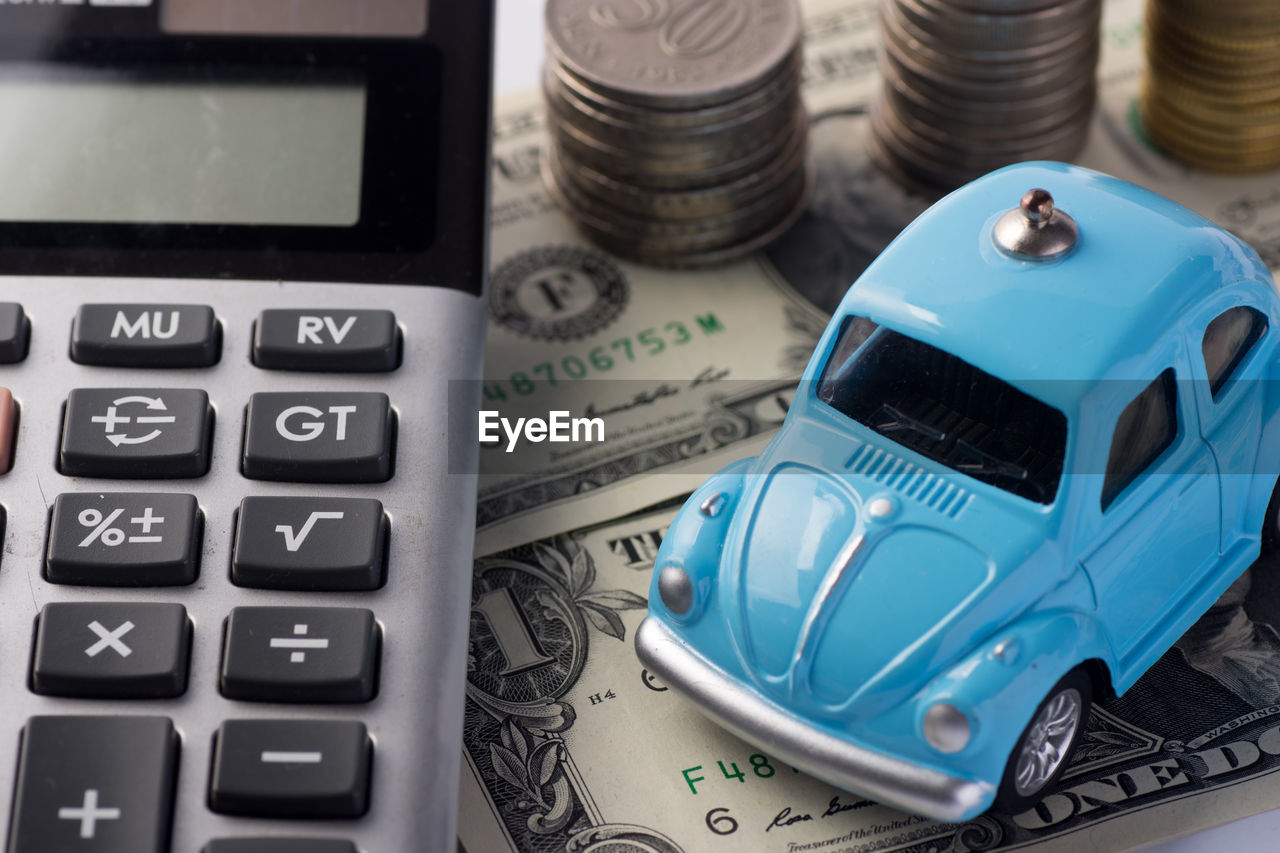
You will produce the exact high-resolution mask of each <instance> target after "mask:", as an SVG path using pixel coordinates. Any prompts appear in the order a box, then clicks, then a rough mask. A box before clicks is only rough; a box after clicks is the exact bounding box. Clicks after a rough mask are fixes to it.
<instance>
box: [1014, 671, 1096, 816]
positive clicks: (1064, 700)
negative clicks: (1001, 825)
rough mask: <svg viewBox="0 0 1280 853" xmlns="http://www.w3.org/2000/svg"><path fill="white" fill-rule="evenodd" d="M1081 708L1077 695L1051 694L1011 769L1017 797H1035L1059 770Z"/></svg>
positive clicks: (1066, 692)
mask: <svg viewBox="0 0 1280 853" xmlns="http://www.w3.org/2000/svg"><path fill="white" fill-rule="evenodd" d="M1081 704H1082V700H1081V698H1080V691H1079V690H1076V689H1075V688H1074V687H1068V688H1067V689H1066V690H1063V691H1062V692H1060V693H1055V694H1054V696H1053V698H1052V699H1050V700H1049V701H1048V702H1046V703H1045V705H1044V707H1043V708H1041V709H1040V713H1039V714H1036V718H1035V720H1033V721H1032V723H1031V728H1030V729H1029V730H1028V731H1027V736H1026V739H1025V740H1023V742H1022V749H1021V750H1020V751H1019V752H1018V763H1017V765H1016V766H1015V767H1014V775H1013V786H1014V790H1016V791H1017V792H1018V796H1020V797H1029V796H1031V795H1032V794H1035V793H1036V792H1037V791H1039V790H1040V789H1041V788H1043V787H1044V786H1045V783H1047V782H1048V781H1049V780H1050V779H1052V778H1053V774H1054V773H1056V772H1057V771H1058V768H1059V767H1061V766H1062V762H1063V761H1064V760H1065V759H1066V757H1067V749H1068V748H1069V747H1070V746H1071V741H1072V740H1073V739H1074V738H1075V736H1076V729H1078V728H1079V727H1080V706H1081Z"/></svg>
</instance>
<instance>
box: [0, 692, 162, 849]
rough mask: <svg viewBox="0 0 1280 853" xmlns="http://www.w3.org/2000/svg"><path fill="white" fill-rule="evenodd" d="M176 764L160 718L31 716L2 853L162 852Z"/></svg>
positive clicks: (25, 730) (25, 731) (24, 739)
mask: <svg viewBox="0 0 1280 853" xmlns="http://www.w3.org/2000/svg"><path fill="white" fill-rule="evenodd" d="M177 765H178V736H177V734H176V733H175V731H174V728H173V723H172V722H170V721H169V720H168V719H167V718H164V717H116V716H112V717H32V718H31V719H29V720H28V721H27V725H26V728H25V729H24V730H23V736H22V751H21V753H20V754H19V757H18V780H17V790H16V794H15V796H14V803H13V819H12V821H11V823H10V833H9V848H8V853H50V851H54V850H84V851H92V853H168V850H169V827H170V824H171V822H172V820H173V782H174V776H175V773H176V770H177Z"/></svg>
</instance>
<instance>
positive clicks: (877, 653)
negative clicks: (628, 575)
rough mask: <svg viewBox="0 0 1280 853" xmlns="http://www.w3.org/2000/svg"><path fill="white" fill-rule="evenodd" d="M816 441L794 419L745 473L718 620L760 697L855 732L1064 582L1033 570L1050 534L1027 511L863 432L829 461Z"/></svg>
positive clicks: (721, 571)
mask: <svg viewBox="0 0 1280 853" xmlns="http://www.w3.org/2000/svg"><path fill="white" fill-rule="evenodd" d="M821 428H822V427H821V426H818V425H815V424H812V423H808V422H806V421H805V420H804V419H800V420H799V421H797V422H795V423H794V424H793V425H792V426H790V427H788V432H789V433H791V434H789V435H784V436H779V439H778V440H777V441H776V442H775V443H774V445H773V446H772V448H771V450H770V451H769V452H767V453H766V455H765V456H762V457H760V458H759V459H757V460H756V461H755V462H754V464H753V465H752V466H751V467H750V468H749V469H748V473H745V474H743V475H741V477H740V480H741V482H740V491H739V492H738V493H737V497H736V501H735V504H736V505H735V506H734V507H733V518H732V521H731V523H730V528H729V531H728V534H729V535H728V536H727V537H726V540H725V541H726V547H725V550H724V552H723V555H722V558H721V565H720V566H719V567H718V571H717V575H718V578H719V583H718V585H719V588H720V596H721V598H720V605H719V606H720V607H721V608H722V615H723V616H724V618H725V619H727V621H728V623H729V625H730V626H731V629H732V633H733V635H734V636H733V642H734V645H736V646H737V652H738V654H739V655H740V656H741V658H742V660H743V663H744V664H745V665H744V666H743V672H744V673H745V674H746V675H747V677H749V678H751V679H754V680H755V681H756V683H757V684H758V685H759V687H760V688H761V689H762V690H763V691H764V692H766V693H767V694H770V695H773V696H774V697H775V698H776V699H778V700H780V701H785V702H787V703H788V704H789V705H791V706H793V707H796V706H799V707H805V708H807V709H808V711H809V712H810V713H814V714H817V715H820V716H831V717H836V718H839V719H842V720H845V721H856V720H859V719H866V718H868V717H871V716H874V715H876V714H877V713H879V712H880V711H882V710H884V709H885V708H888V707H891V706H893V705H895V704H897V703H898V702H901V701H902V700H904V699H905V698H907V696H909V695H910V694H911V693H912V692H914V691H915V690H916V689H917V688H918V687H919V686H920V685H921V684H923V683H924V682H926V681H927V680H928V679H929V678H931V677H932V676H933V675H935V674H936V673H937V672H938V671H939V670H940V669H941V668H942V667H943V666H945V665H946V664H947V663H949V662H950V658H949V657H948V656H946V655H950V654H954V652H955V651H956V650H957V649H965V648H967V647H968V646H970V645H971V643H972V641H973V638H974V637H978V636H982V635H983V634H984V633H986V632H989V631H991V630H993V629H994V627H995V626H997V625H999V624H1001V622H1003V621H1004V620H1006V619H1008V618H1010V617H1011V616H1012V615H1014V614H1015V612H1016V610H1017V609H1019V608H1021V607H1026V606H1029V605H1030V603H1031V602H1032V601H1033V600H1034V599H1035V598H1038V597H1039V595H1040V594H1042V593H1043V592H1045V591H1047V590H1048V589H1049V588H1050V587H1051V586H1052V585H1053V584H1054V583H1056V582H1057V581H1058V580H1060V573H1059V572H1055V571H1047V572H1046V571H1040V570H1039V565H1040V560H1038V559H1036V555H1037V553H1038V552H1042V551H1045V550H1046V549H1048V548H1051V547H1053V546H1052V545H1051V544H1048V545H1047V544H1046V542H1047V541H1051V539H1052V537H1046V535H1045V529H1046V525H1048V524H1050V523H1051V520H1050V519H1049V518H1048V517H1047V515H1046V514H1045V513H1043V512H1041V511H1040V510H1038V509H1037V508H1035V507H1033V506H1032V505H1031V504H1030V503H1029V502H1025V501H1019V499H1016V498H1013V497H1012V496H1010V497H1009V498H1008V500H1002V499H1000V498H999V497H994V496H991V495H988V494H983V493H982V492H981V488H980V487H979V488H977V489H972V490H971V489H969V488H967V487H966V485H965V483H964V482H963V481H964V480H965V478H963V477H960V476H958V475H955V474H953V473H944V472H942V471H931V470H929V469H927V468H925V467H922V466H918V465H917V464H916V463H913V462H910V461H908V460H907V458H906V457H907V455H908V454H907V453H906V452H905V451H901V450H900V449H897V448H895V445H894V444H893V443H892V442H891V441H888V440H887V439H883V438H882V437H879V436H875V435H874V434H873V433H871V432H870V431H869V430H868V431H867V435H866V437H865V438H864V439H861V440H858V439H852V440H851V439H849V438H848V437H845V439H844V441H843V442H842V444H844V445H845V446H846V447H847V449H848V453H847V454H846V455H845V456H844V457H843V458H840V459H827V458H824V456H823V451H821V450H819V449H818V448H819V447H822V446H824V445H826V446H829V445H830V442H814V441H811V440H809V439H810V438H811V437H812V436H811V435H810V436H806V433H811V432H812V431H813V430H815V429H821ZM829 472H839V473H829ZM975 485H979V484H975ZM1022 504H1025V506H1023V505H1022ZM1045 563H1046V565H1047V564H1049V563H1050V561H1048V560H1046V561H1045ZM1009 586H1016V587H1017V589H1016V590H1013V589H1008V590H1005V591H1004V593H1003V594H1002V592H1001V591H1000V590H999V589H998V588H999V587H1009ZM957 638H958V639H957ZM944 650H950V651H949V652H944Z"/></svg>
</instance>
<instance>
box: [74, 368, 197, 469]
mask: <svg viewBox="0 0 1280 853" xmlns="http://www.w3.org/2000/svg"><path fill="white" fill-rule="evenodd" d="M212 435H213V409H212V408H211V407H210V406H209V395H208V394H206V393H205V392H204V391H199V390H193V389H189V388H77V389H75V390H74V391H72V392H71V394H70V395H69V396H68V397H67V405H66V414H65V417H64V419H63V424H62V445H61V449H60V452H59V454H58V467H59V468H60V469H61V471H62V473H64V474H69V475H71V476H80V477H120V478H129V479H137V478H144V477H145V478H173V477H201V476H204V475H205V474H206V473H208V471H209V441H210V439H211V437H212Z"/></svg>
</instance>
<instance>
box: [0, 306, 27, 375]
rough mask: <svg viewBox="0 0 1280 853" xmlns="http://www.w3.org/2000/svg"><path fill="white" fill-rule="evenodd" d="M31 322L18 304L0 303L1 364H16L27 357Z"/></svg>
mask: <svg viewBox="0 0 1280 853" xmlns="http://www.w3.org/2000/svg"><path fill="white" fill-rule="evenodd" d="M30 340H31V321H30V320H28V319H27V312H25V311H23V310H22V306H21V305H19V304H18V303H16V302H0V364H15V363H17V362H19V361H22V360H23V359H24V358H26V357H27V344H28V342H29V341H30Z"/></svg>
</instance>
